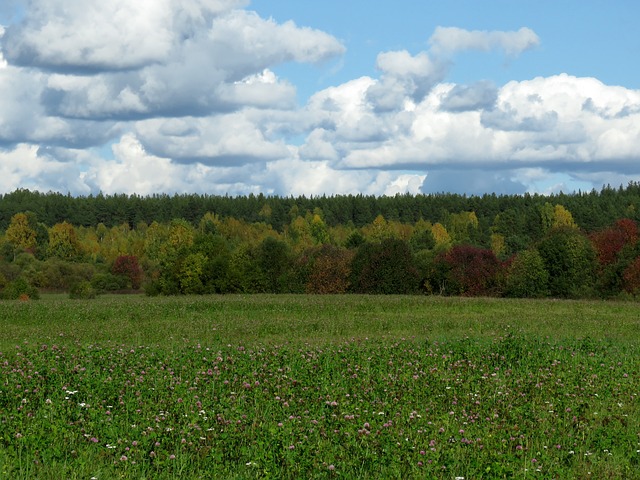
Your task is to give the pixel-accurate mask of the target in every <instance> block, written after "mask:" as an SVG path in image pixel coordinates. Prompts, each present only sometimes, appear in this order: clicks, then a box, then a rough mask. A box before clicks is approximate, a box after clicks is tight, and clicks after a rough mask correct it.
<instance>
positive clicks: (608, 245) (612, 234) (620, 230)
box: [590, 218, 638, 265]
mask: <svg viewBox="0 0 640 480" xmlns="http://www.w3.org/2000/svg"><path fill="white" fill-rule="evenodd" d="M590 239H591V243H592V244H593V247H594V248H595V250H596V254H597V256H598V263H600V265H611V264H612V263H613V262H615V261H616V259H617V258H618V254H619V253H620V251H621V250H622V249H623V248H624V247H625V246H626V245H633V244H635V243H636V242H637V241H638V225H637V224H636V222H634V221H633V220H630V219H628V218H623V219H621V220H618V221H617V222H615V223H614V224H613V225H612V226H611V227H609V228H606V229H604V230H600V231H599V232H595V233H593V234H592V235H591V236H590Z"/></svg>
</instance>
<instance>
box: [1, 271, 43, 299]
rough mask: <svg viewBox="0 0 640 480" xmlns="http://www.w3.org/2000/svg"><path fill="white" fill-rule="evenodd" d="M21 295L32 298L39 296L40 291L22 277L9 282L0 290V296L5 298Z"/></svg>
mask: <svg viewBox="0 0 640 480" xmlns="http://www.w3.org/2000/svg"><path fill="white" fill-rule="evenodd" d="M21 295H26V296H27V297H29V298H30V299H33V300H37V299H39V298H40V292H38V289H37V288H36V287H34V286H33V285H31V284H30V283H29V282H27V280H26V279H25V278H22V277H19V278H17V279H15V280H13V281H11V282H9V283H8V284H7V285H6V287H5V288H4V290H2V298H5V299H9V300H16V299H18V298H20V296H21Z"/></svg>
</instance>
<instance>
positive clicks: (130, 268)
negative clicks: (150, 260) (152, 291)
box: [111, 255, 143, 290]
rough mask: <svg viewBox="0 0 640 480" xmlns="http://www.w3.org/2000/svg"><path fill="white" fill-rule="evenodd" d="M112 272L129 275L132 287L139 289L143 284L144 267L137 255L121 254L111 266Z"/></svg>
mask: <svg viewBox="0 0 640 480" xmlns="http://www.w3.org/2000/svg"><path fill="white" fill-rule="evenodd" d="M111 273H113V274H114V275H122V276H124V277H127V278H128V279H129V281H130V282H131V288H133V289H134V290H137V289H139V288H140V286H141V285H142V277H143V273H142V268H141V267H140V264H139V263H138V257H136V256H135V255H120V256H119V257H118V258H116V259H115V261H114V262H113V265H112V266H111Z"/></svg>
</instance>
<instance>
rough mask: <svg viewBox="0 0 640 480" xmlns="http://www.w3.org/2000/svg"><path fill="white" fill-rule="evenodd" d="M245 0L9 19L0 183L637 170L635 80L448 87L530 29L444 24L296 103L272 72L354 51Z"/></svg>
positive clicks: (71, 9) (1, 82)
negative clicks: (424, 40) (467, 61)
mask: <svg viewBox="0 0 640 480" xmlns="http://www.w3.org/2000/svg"><path fill="white" fill-rule="evenodd" d="M151 3H153V5H151ZM246 3H247V2H246V1H245V0H157V1H154V2H150V1H149V0H143V1H141V2H137V3H135V4H133V3H131V2H129V1H124V0H114V1H112V2H102V3H100V2H98V1H97V0H83V1H81V0H70V1H69V0H31V2H30V3H29V4H28V8H27V10H26V13H25V15H24V17H23V18H22V19H21V20H18V22H19V23H18V24H16V25H11V26H9V27H8V28H7V29H6V30H4V29H3V28H2V27H0V37H1V39H0V42H1V43H0V45H1V47H0V105H2V108H1V109H0V148H4V149H3V150H0V162H1V163H0V175H1V180H0V189H1V190H3V191H9V190H13V189H15V188H18V187H29V188H38V189H42V190H44V191H47V190H60V191H65V192H66V191H72V192H74V193H87V192H95V191H98V190H102V191H104V192H109V193H110V192H126V193H138V194H143V195H145V194H151V193H157V192H170V193H171V192H207V193H213V194H215V193H218V194H225V193H229V194H232V195H233V194H243V193H249V192H254V193H259V192H263V193H276V194H284V195H289V194H293V195H302V194H305V195H310V194H313V195H318V194H324V193H326V194H334V193H366V194H376V195H383V194H386V195H394V194H396V193H403V192H411V193H417V192H418V191H421V190H422V191H429V192H434V191H445V190H446V191H459V192H461V193H462V192H465V193H485V192H489V191H495V192H499V193H516V192H519V193H522V192H524V191H527V190H532V189H533V190H536V189H538V190H544V191H547V190H549V189H551V190H553V189H557V188H564V187H565V186H566V185H567V184H568V183H571V182H573V183H574V184H580V185H583V184H584V185H587V184H589V182H592V183H596V182H597V183H607V182H604V181H603V182H599V181H598V179H599V178H605V177H606V178H611V179H616V180H618V179H627V178H633V175H634V174H640V165H639V164H638V160H639V159H640V92H639V91H637V90H630V89H626V88H623V87H614V86H608V85H605V84H603V83H602V82H600V81H598V80H597V79H594V78H577V77H573V76H570V75H565V74H563V75H556V76H550V77H539V78H533V79H531V80H525V81H518V82H516V81H513V82H509V83H507V84H505V85H502V86H496V85H493V84H491V83H488V82H482V81H480V82H477V83H472V84H470V85H461V84H453V83H445V79H446V75H447V73H448V71H449V69H450V68H451V66H452V61H451V58H452V57H453V55H454V54H455V53H456V52H459V51H463V50H466V51H468V50H475V51H489V50H499V51H501V52H504V53H505V54H506V55H507V56H510V57H513V56H516V55H519V54H521V53H522V52H524V51H526V50H528V49H531V48H534V47H535V46H537V45H538V44H539V43H540V40H539V38H538V37H537V35H536V34H535V33H534V32H533V31H532V30H530V29H527V28H522V29H520V30H518V31H512V32H500V31H467V30H462V29H458V28H443V27H439V28H437V29H436V30H435V32H434V34H433V35H432V36H431V38H430V40H429V45H430V48H429V49H428V50H426V51H422V52H417V53H409V52H408V51H406V50H396V51H387V52H382V53H380V54H379V55H378V57H377V59H376V67H377V69H378V71H379V75H378V76H377V77H369V76H363V77H360V78H356V79H353V80H350V81H347V82H345V83H342V84H340V85H335V86H333V87H331V88H327V89H325V90H322V91H319V92H317V93H316V94H315V95H312V96H311V98H310V99H309V101H308V102H307V104H306V105H305V106H304V107H302V108H298V107H297V105H296V99H295V97H296V88H295V85H293V84H292V83H290V81H288V80H287V79H286V78H279V77H278V76H277V75H276V74H275V73H274V72H275V71H277V70H275V69H276V68H277V66H278V65H281V64H283V63H287V62H308V63H322V62H324V61H325V60H327V59H329V58H333V57H335V56H339V55H341V54H342V53H343V52H344V46H343V45H342V44H341V43H340V42H339V41H338V40H337V39H336V38H334V37H333V36H331V35H329V34H327V33H325V32H322V31H319V30H314V29H311V28H306V27H299V26H297V25H295V24H294V23H293V22H285V23H277V22H276V21H275V20H273V19H264V18H261V17H259V16H258V15H257V14H256V13H254V12H251V11H247V10H242V9H240V8H241V7H243V6H245V5H246ZM105 145H113V155H112V156H111V155H107V156H106V157H107V158H103V157H104V156H103V155H100V152H101V150H102V151H104V150H105ZM567 172H571V173H570V174H569V173H567Z"/></svg>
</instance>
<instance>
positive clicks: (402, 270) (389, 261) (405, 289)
mask: <svg viewBox="0 0 640 480" xmlns="http://www.w3.org/2000/svg"><path fill="white" fill-rule="evenodd" d="M350 283H351V288H352V289H353V291H354V292H356V293H372V294H408V293H416V292H417V291H418V290H419V287H420V273H419V272H418V270H417V268H416V267H415V257H414V255H413V252H412V251H411V248H410V247H409V244H408V243H407V242H406V241H404V240H400V239H395V238H387V239H384V240H383V241H382V242H379V243H378V242H367V243H363V244H362V245H360V247H359V248H358V250H357V252H356V254H355V257H354V258H353V261H352V262H351V275H350Z"/></svg>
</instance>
